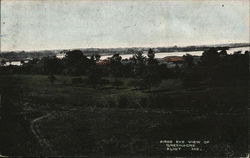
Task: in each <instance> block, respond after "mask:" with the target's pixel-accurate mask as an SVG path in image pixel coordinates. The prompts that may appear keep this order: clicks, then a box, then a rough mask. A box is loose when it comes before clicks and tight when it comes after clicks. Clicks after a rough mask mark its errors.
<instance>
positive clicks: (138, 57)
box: [130, 51, 146, 75]
mask: <svg viewBox="0 0 250 158" xmlns="http://www.w3.org/2000/svg"><path fill="white" fill-rule="evenodd" d="M130 60H132V63H133V66H134V74H135V75H142V74H143V71H144V67H145V62H146V57H145V56H143V54H142V52H141V51H140V52H137V53H136V54H134V55H133V57H132V58H131V59H130Z"/></svg>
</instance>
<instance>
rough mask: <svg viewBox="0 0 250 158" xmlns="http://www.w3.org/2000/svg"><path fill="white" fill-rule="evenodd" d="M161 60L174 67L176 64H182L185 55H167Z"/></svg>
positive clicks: (162, 62)
mask: <svg viewBox="0 0 250 158" xmlns="http://www.w3.org/2000/svg"><path fill="white" fill-rule="evenodd" d="M160 62H161V64H166V65H167V67H169V68H173V67H175V66H182V65H183V62H184V59H183V57H180V56H167V57H164V58H162V60H161V61H160Z"/></svg>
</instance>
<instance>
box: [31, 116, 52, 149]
mask: <svg viewBox="0 0 250 158" xmlns="http://www.w3.org/2000/svg"><path fill="white" fill-rule="evenodd" d="M51 115H52V113H48V114H46V115H43V116H41V117H38V118H36V119H34V120H32V121H31V124H30V129H31V132H32V133H33V134H34V136H35V137H36V139H37V140H38V143H39V144H40V145H41V147H43V148H44V149H46V151H48V152H53V150H52V148H51V145H50V144H49V142H48V141H47V140H46V139H45V138H44V136H43V135H42V134H41V132H40V130H39V128H38V124H37V123H38V122H39V121H41V120H43V119H47V118H49V117H50V116H51Z"/></svg>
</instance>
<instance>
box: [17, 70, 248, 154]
mask: <svg viewBox="0 0 250 158" xmlns="http://www.w3.org/2000/svg"><path fill="white" fill-rule="evenodd" d="M16 77H17V78H19V79H21V80H22V89H23V91H24V92H23V93H24V96H23V98H22V101H21V102H22V105H21V106H22V108H23V109H24V110H25V111H30V113H35V112H36V113H37V112H38V113H40V115H39V116H42V115H45V114H48V113H52V115H51V117H50V118H48V119H44V120H42V121H41V122H40V124H39V125H38V127H37V128H39V129H40V131H41V134H42V135H44V137H45V138H46V139H47V140H48V141H49V142H50V143H51V145H52V148H53V149H52V150H54V151H55V153H56V154H57V155H63V156H67V155H68V156H69V155H71V156H72V155H75V156H79V155H81V156H100V155H101V156H125V157H131V156H134V157H145V156H150V157H160V156H166V155H176V154H177V153H176V152H168V151H166V147H165V146H164V145H162V144H160V143H159V141H160V140H162V139H167V140H168V139H169V140H170V139H171V140H210V141H211V144H209V145H208V146H206V147H204V150H203V151H202V152H193V153H192V152H190V151H188V152H186V151H182V152H179V153H178V154H179V155H180V156H181V155H182V154H183V155H186V154H187V153H189V154H193V155H197V154H198V155H200V156H202V155H217V156H219V155H224V156H225V155H227V156H230V155H240V154H241V153H244V151H245V149H246V147H247V144H246V142H245V141H244V140H245V138H246V137H247V133H246V132H247V125H246V120H247V117H246V116H247V113H246V111H245V112H244V107H246V105H247V101H246V98H247V93H246V92H247V88H244V87H214V88H207V87H201V88H196V89H185V88H183V87H182V85H181V82H180V81H179V80H165V81H163V82H162V84H161V85H160V87H158V89H157V88H155V89H154V91H152V92H151V93H149V92H145V91H142V90H136V89H135V88H134V87H131V86H129V85H128V84H127V83H128V82H129V81H130V80H132V79H127V78H126V79H125V78H121V79H120V80H122V81H123V82H124V85H123V86H121V87H114V86H112V85H111V84H107V85H104V86H102V87H99V88H98V89H96V88H93V87H91V86H89V85H88V84H85V83H82V84H72V82H71V80H72V78H74V77H72V76H56V78H57V80H56V82H55V83H54V84H51V83H50V82H49V80H48V78H47V76H44V75H16ZM82 78H83V79H86V78H85V77H84V76H82ZM106 79H107V80H109V81H110V82H112V80H113V78H106ZM36 117H37V116H34V117H31V118H30V120H32V119H34V118H36ZM245 131H246V132H245ZM31 153H32V152H31ZM46 154H48V153H44V155H46ZM31 155H32V154H31Z"/></svg>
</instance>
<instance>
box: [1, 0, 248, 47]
mask: <svg viewBox="0 0 250 158" xmlns="http://www.w3.org/2000/svg"><path fill="white" fill-rule="evenodd" d="M249 5H250V4H249V1H248V0H225V1H221V0H217V1H215V0H209V1H208V0H207V1H201V0H185V1H184V0H183V1H182V0H175V1H173V0H172V1H170V0H169V1H149V0H147V1H141V0H137V1H122V0H118V1H110V0H105V1H104V0H103V1H101V0H95V1H88V0H84V1H80V0H68V1H66V0H64V1H49V0H43V1H39V0H36V1H35V0H32V1H31V0H30V1H23V0H22V1H14V0H11V1H8V0H2V1H1V36H0V39H1V50H2V51H5V50H8V51H10V50H43V49H68V48H89V47H98V48H108V47H144V46H146V47H155V46H173V45H178V46H184V45H201V44H219V43H234V42H249V27H250V26H249V18H250V17H249V9H250V7H249Z"/></svg>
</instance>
